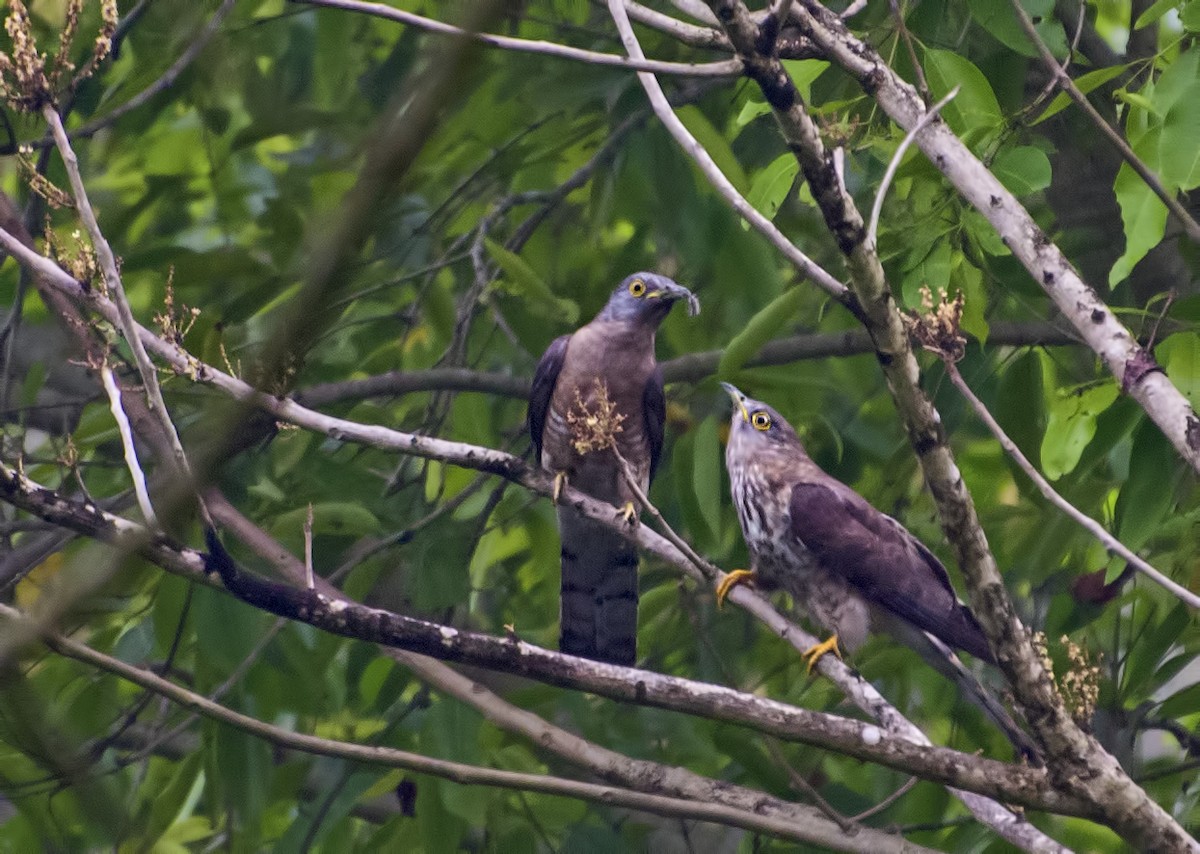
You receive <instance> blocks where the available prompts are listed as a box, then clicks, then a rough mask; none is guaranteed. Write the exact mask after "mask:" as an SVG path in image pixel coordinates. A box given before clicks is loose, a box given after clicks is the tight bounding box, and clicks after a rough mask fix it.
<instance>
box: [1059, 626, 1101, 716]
mask: <svg viewBox="0 0 1200 854" xmlns="http://www.w3.org/2000/svg"><path fill="white" fill-rule="evenodd" d="M1062 644H1063V646H1064V647H1066V650H1067V662H1068V667H1069V669H1068V670H1067V672H1066V673H1065V674H1063V677H1062V679H1061V680H1060V681H1059V686H1058V688H1059V691H1061V692H1062V697H1063V702H1065V703H1066V704H1067V708H1068V709H1069V710H1070V712H1071V717H1073V718H1074V719H1075V723H1077V724H1078V725H1079V726H1080V727H1082V728H1083V729H1090V726H1089V723H1090V721H1091V719H1092V713H1093V712H1094V711H1095V710H1096V701H1097V700H1098V699H1099V698H1100V666H1099V665H1098V664H1097V663H1095V662H1093V661H1092V657H1091V655H1089V654H1088V651H1087V650H1086V649H1084V648H1083V647H1081V646H1080V645H1079V644H1077V643H1075V642H1074V641H1073V640H1071V639H1070V638H1069V637H1067V636H1066V635H1063V637H1062Z"/></svg>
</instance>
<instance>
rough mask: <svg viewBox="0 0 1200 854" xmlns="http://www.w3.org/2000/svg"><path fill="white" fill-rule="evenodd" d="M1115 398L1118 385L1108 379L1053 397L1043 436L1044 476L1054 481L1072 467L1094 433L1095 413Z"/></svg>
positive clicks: (1098, 412)
mask: <svg viewBox="0 0 1200 854" xmlns="http://www.w3.org/2000/svg"><path fill="white" fill-rule="evenodd" d="M1116 399H1117V385H1116V383H1115V382H1113V381H1111V380H1108V381H1105V382H1103V383H1100V384H1098V385H1093V386H1090V387H1088V388H1082V389H1075V390H1074V391H1068V392H1063V393H1059V394H1058V395H1057V396H1056V397H1055V399H1054V401H1053V403H1052V404H1051V405H1050V418H1049V421H1048V422H1047V424H1046V432H1045V435H1044V436H1043V437H1042V449H1041V459H1042V472H1043V474H1045V475H1046V477H1048V478H1050V479H1051V480H1057V479H1058V478H1060V477H1062V476H1063V475H1064V474H1069V473H1070V472H1071V471H1072V470H1073V469H1074V468H1075V465H1076V463H1078V462H1079V457H1080V455H1082V454H1083V450H1084V448H1086V447H1087V444H1088V442H1090V441H1091V440H1092V436H1094V435H1095V434H1096V416H1097V415H1099V414H1100V413H1101V412H1103V411H1104V410H1105V409H1107V408H1108V407H1109V406H1111V405H1112V403H1113V401H1115V400H1116Z"/></svg>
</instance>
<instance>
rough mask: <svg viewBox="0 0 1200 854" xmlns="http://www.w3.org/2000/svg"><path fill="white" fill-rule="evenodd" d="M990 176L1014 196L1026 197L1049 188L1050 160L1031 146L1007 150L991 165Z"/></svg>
mask: <svg viewBox="0 0 1200 854" xmlns="http://www.w3.org/2000/svg"><path fill="white" fill-rule="evenodd" d="M992 174H993V175H995V176H996V177H997V178H999V179H1000V183H1002V184H1003V185H1004V186H1005V187H1007V188H1008V189H1009V190H1011V191H1012V193H1013V194H1014V195H1016V196H1026V195H1029V194H1030V193H1036V192H1037V191H1038V190H1044V189H1046V188H1047V187H1049V186H1050V158H1048V157H1047V156H1046V155H1045V154H1044V153H1043V152H1042V150H1041V149H1040V148H1034V147H1033V146H1032V145H1018V146H1017V147H1015V148H1007V149H1005V150H1004V151H1002V152H1000V154H999V155H998V156H997V157H996V160H995V162H993V163H992Z"/></svg>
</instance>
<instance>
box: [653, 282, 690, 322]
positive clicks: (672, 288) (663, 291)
mask: <svg viewBox="0 0 1200 854" xmlns="http://www.w3.org/2000/svg"><path fill="white" fill-rule="evenodd" d="M646 296H647V297H649V298H650V299H663V300H667V301H668V302H672V303H674V302H678V301H680V300H684V301H686V302H687V307H688V314H689V315H690V316H691V317H695V316H696V315H697V314H699V313H700V300H698V299H697V298H696V295H695V294H694V293H692V292H691V291H689V290H688V289H687V288H685V287H684V286H683V285H677V284H675V282H672V281H671V280H670V279H667V280H666V281H664V282H663V284H662V286H661V287H658V288H655V289H654V290H652V291H650V292H649V293H648V294H646Z"/></svg>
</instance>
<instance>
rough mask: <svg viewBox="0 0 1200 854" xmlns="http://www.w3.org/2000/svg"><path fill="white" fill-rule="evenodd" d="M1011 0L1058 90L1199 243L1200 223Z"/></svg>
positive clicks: (1027, 14)
mask: <svg viewBox="0 0 1200 854" xmlns="http://www.w3.org/2000/svg"><path fill="white" fill-rule="evenodd" d="M1011 2H1012V7H1013V11H1014V12H1016V15H1017V21H1018V23H1020V25H1021V29H1022V30H1024V32H1025V35H1026V36H1027V37H1028V38H1029V40H1030V41H1031V42H1033V45H1034V47H1036V48H1037V52H1038V55H1039V56H1040V57H1041V59H1042V62H1043V63H1045V65H1046V70H1047V71H1049V72H1050V75H1051V76H1052V77H1054V79H1056V80H1057V81H1058V83H1059V85H1060V86H1062V90H1063V91H1064V92H1066V93H1067V97H1069V98H1070V99H1071V100H1072V101H1074V102H1075V103H1076V104H1078V105H1079V107H1080V108H1081V109H1082V110H1083V112H1084V114H1086V115H1087V117H1088V119H1090V120H1091V122H1092V124H1094V125H1095V126H1096V128H1097V129H1098V130H1099V131H1100V133H1102V134H1103V135H1104V137H1105V138H1106V139H1107V140H1108V141H1109V142H1111V143H1112V145H1113V147H1114V148H1115V149H1117V151H1118V152H1119V153H1120V155H1121V159H1122V160H1124V161H1125V162H1126V163H1128V164H1129V168H1130V169H1132V170H1133V171H1134V172H1136V173H1137V174H1138V177H1140V178H1141V179H1142V180H1143V181H1145V182H1146V186H1147V187H1149V188H1150V189H1151V191H1153V193H1154V195H1156V196H1158V198H1159V199H1160V200H1161V201H1162V203H1163V204H1164V205H1166V206H1167V210H1169V211H1170V212H1171V213H1172V214H1173V215H1174V217H1175V218H1176V219H1177V220H1179V223H1180V225H1182V226H1183V230H1184V231H1185V232H1187V236H1188V237H1189V238H1191V240H1192V241H1193V242H1195V243H1200V223H1197V222H1196V220H1194V219H1192V215H1191V214H1190V213H1188V211H1187V208H1185V207H1184V206H1183V205H1182V204H1181V203H1180V201H1179V199H1177V198H1176V197H1175V194H1174V193H1169V192H1167V189H1166V187H1164V186H1163V185H1162V182H1161V181H1160V180H1159V179H1158V176H1157V175H1155V174H1154V172H1152V171H1151V170H1150V167H1149V166H1147V165H1146V164H1145V163H1143V162H1142V159H1141V158H1140V157H1138V156H1137V154H1135V153H1134V151H1133V149H1132V148H1130V147H1129V143H1128V142H1126V141H1125V138H1124V137H1123V136H1121V133H1120V132H1119V131H1118V130H1117V129H1116V128H1114V127H1113V126H1112V125H1110V124H1109V123H1108V122H1106V121H1105V120H1104V117H1103V116H1102V115H1100V112H1099V111H1098V110H1097V109H1096V108H1095V107H1093V106H1092V102H1091V101H1089V100H1088V98H1087V95H1085V94H1083V92H1082V91H1080V89H1079V87H1078V86H1076V85H1075V81H1074V80H1072V79H1071V75H1069V74H1067V73H1066V72H1065V71H1064V70H1063V69H1062V68H1060V67H1059V65H1058V62H1057V60H1055V58H1054V54H1052V53H1051V52H1050V48H1048V47H1047V46H1046V42H1044V41H1043V40H1042V37H1041V36H1040V35H1039V34H1038V31H1037V29H1036V28H1035V27H1034V25H1033V21H1032V20H1030V18H1029V13H1028V12H1026V11H1025V8H1024V7H1023V6H1022V5H1021V3H1020V0H1011Z"/></svg>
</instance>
